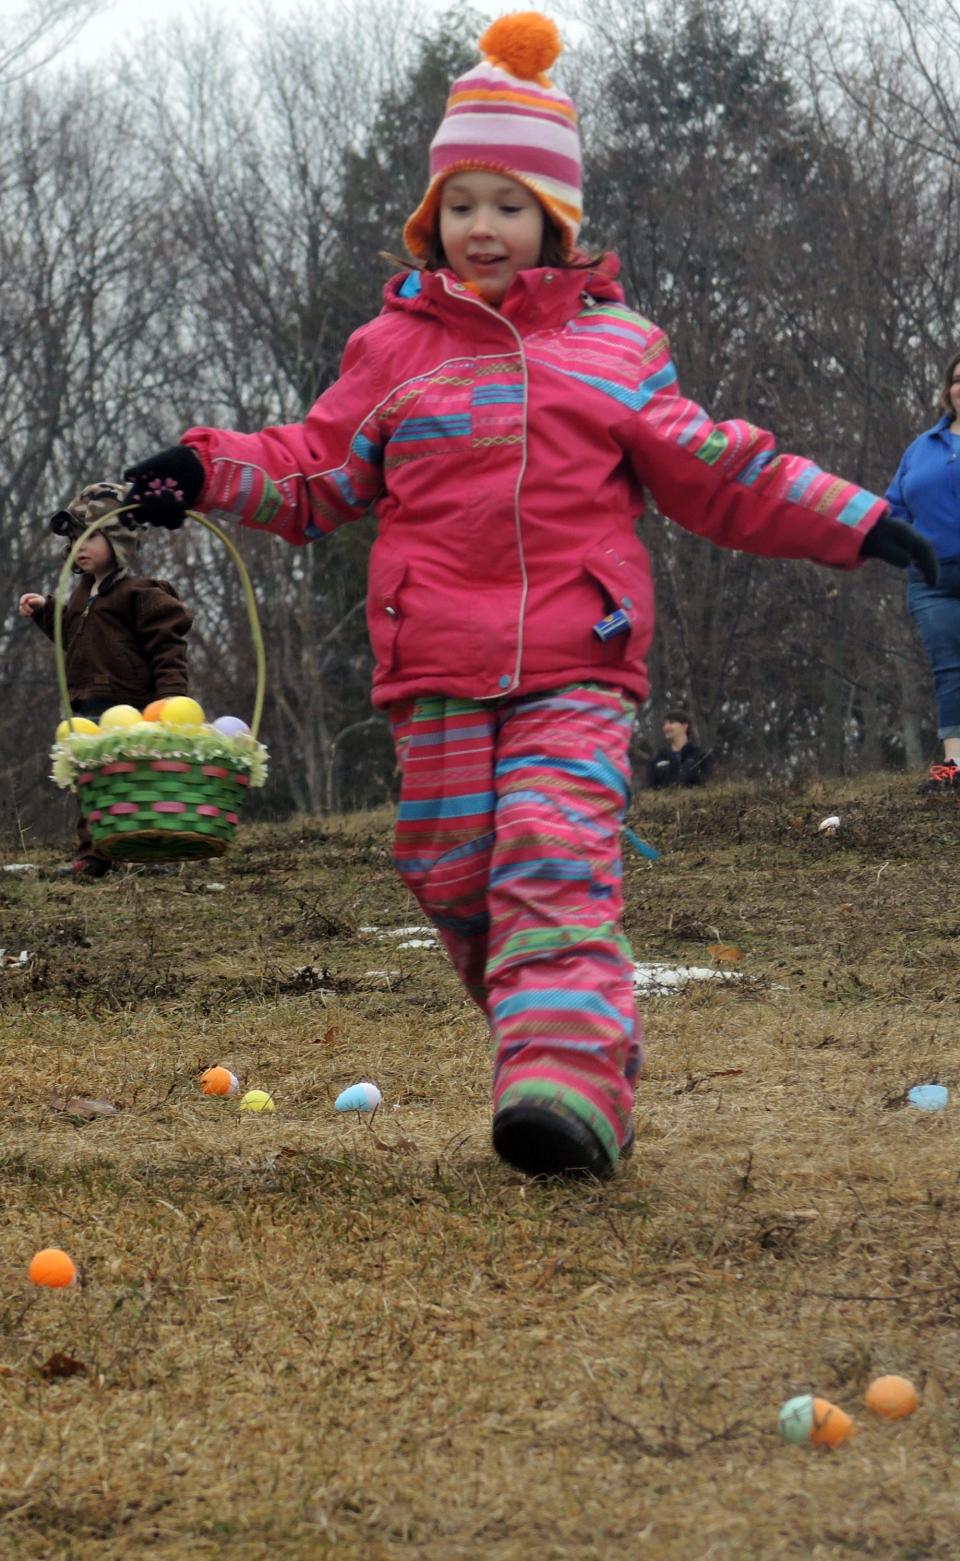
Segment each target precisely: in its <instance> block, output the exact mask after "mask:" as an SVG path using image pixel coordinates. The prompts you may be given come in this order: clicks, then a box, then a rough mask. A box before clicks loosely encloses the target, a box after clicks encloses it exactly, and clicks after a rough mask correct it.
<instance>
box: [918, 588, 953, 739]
mask: <svg viewBox="0 0 960 1561" xmlns="http://www.w3.org/2000/svg"><path fill="white" fill-rule="evenodd" d="M907 606H908V607H909V609H910V613H911V615H912V617H913V621H914V623H915V624H916V626H917V628H918V629H919V631H920V638H921V639H922V640H923V644H924V649H925V650H926V652H927V655H928V656H929V658H930V665H931V667H932V668H933V688H934V693H935V694H936V696H937V736H938V737H939V738H941V739H943V738H946V737H960V558H951V559H948V560H946V561H945V560H943V559H941V560H940V583H939V585H936V586H930V585H926V584H925V582H924V581H923V580H922V579H920V578H919V577H917V578H914V572H913V570H911V571H910V580H909V583H908V585H907Z"/></svg>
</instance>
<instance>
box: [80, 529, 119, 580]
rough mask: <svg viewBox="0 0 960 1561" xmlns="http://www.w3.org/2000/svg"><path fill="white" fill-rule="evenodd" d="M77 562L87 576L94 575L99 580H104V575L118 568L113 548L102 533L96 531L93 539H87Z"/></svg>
mask: <svg viewBox="0 0 960 1561" xmlns="http://www.w3.org/2000/svg"><path fill="white" fill-rule="evenodd" d="M76 561H77V563H78V564H79V566H80V568H81V569H82V570H83V572H84V574H85V575H93V576H94V578H95V579H97V580H102V579H103V577H104V575H108V574H109V573H110V571H111V570H112V569H115V568H116V561H115V559H114V556H113V548H112V547H111V546H110V543H109V542H108V541H107V539H106V537H105V536H104V534H103V532H102V531H95V532H94V533H93V536H92V537H88V538H87V540H86V542H84V544H83V547H82V548H81V549H80V551H79V553H78V554H77V560H76Z"/></svg>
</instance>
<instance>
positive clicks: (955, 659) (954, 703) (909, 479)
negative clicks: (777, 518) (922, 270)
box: [886, 352, 960, 795]
mask: <svg viewBox="0 0 960 1561" xmlns="http://www.w3.org/2000/svg"><path fill="white" fill-rule="evenodd" d="M940 406H941V408H942V410H943V416H942V417H941V418H940V420H939V422H937V423H935V424H934V426H933V427H932V428H928V429H927V431H926V433H925V434H921V435H920V437H919V439H915V440H914V441H913V443H912V444H911V445H909V446H908V447H907V449H906V451H905V452H904V455H903V459H902V460H901V462H900V465H899V466H898V468H897V474H896V476H895V477H894V479H893V481H892V483H891V484H890V486H889V488H888V489H887V494H886V497H887V499H888V500H889V502H890V505H891V508H892V511H893V514H894V515H897V516H899V517H901V518H902V519H903V520H908V521H910V522H911V523H912V524H913V525H914V526H916V528H917V530H918V531H919V532H921V533H922V534H923V536H925V537H926V538H927V541H928V542H930V544H931V545H932V547H933V549H934V551H935V553H936V554H937V557H938V559H939V560H940V578H939V581H938V583H937V584H936V585H927V584H926V582H925V581H924V579H923V578H922V576H921V575H920V574H919V572H918V571H917V570H916V569H913V568H911V570H910V573H909V580H908V585H907V606H908V607H909V609H910V612H911V614H912V616H913V620H914V622H915V623H916V625H917V628H918V629H919V631H920V637H921V639H922V640H923V644H924V648H925V649H926V652H927V655H928V656H929V658H930V665H931V666H932V668H933V686H934V691H935V693H936V697H937V736H938V737H939V738H940V739H941V741H942V743H943V761H942V762H940V761H938V762H937V763H935V764H933V765H931V767H930V775H929V777H928V779H927V780H925V781H924V782H923V784H922V785H921V786H920V788H919V789H920V791H945V792H950V793H951V794H953V795H960V352H957V353H954V355H953V357H952V358H951V359H950V362H949V363H948V364H947V367H946V370H945V372H944V376H943V383H942V385H941V387H940Z"/></svg>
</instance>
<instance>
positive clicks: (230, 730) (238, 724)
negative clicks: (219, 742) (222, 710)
mask: <svg viewBox="0 0 960 1561" xmlns="http://www.w3.org/2000/svg"><path fill="white" fill-rule="evenodd" d="M211 724H212V726H213V730H214V731H215V732H219V733H220V735H221V736H222V737H249V736H250V728H249V726H248V725H247V723H246V721H241V719H240V717H239V716H238V715H218V716H217V719H216V720H215V721H213V722H212V723H211Z"/></svg>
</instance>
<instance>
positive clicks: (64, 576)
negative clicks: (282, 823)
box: [53, 505, 266, 862]
mask: <svg viewBox="0 0 960 1561" xmlns="http://www.w3.org/2000/svg"><path fill="white" fill-rule="evenodd" d="M134 507H135V506H133V505H125V506H123V508H121V509H117V510H114V511H113V515H121V514H123V513H124V512H125V510H127V509H132V508H134ZM187 514H188V516H189V518H190V519H191V520H194V521H196V522H197V523H198V524H199V525H201V526H203V527H205V528H206V530H207V531H210V532H212V533H213V535H214V536H215V537H217V538H218V539H219V540H220V541H221V542H222V543H223V545H224V547H225V548H226V549H227V552H228V553H229V554H230V557H231V558H232V559H233V562H234V564H235V565H236V568H237V571H238V573H239V575H240V580H241V584H242V586H243V593H244V598H245V600H246V605H247V612H248V614H249V617H250V628H251V632H252V635H253V645H254V650H255V653H256V664H257V684H256V697H255V700H254V710H253V717H252V720H251V722H250V734H249V736H248V737H247V736H244V737H240V738H233V737H229V736H226V735H225V734H220V733H217V732H215V731H213V729H212V728H209V727H204V728H196V729H193V728H188V727H185V728H171V727H164V726H163V725H162V723H157V724H156V726H155V727H145V726H137V727H132V728H131V727H124V728H119V729H115V730H111V731H108V732H101V733H98V734H97V735H96V736H93V735H82V734H80V733H76V732H71V733H69V734H68V736H67V737H66V738H64V739H63V740H62V741H58V743H57V744H56V746H55V747H54V772H53V778H54V779H55V780H56V781H57V782H58V784H59V785H61V786H70V787H71V789H72V790H74V791H75V792H76V794H77V800H78V801H79V803H80V807H81V809H82V811H83V813H84V815H85V817H86V820H87V823H88V825H89V829H90V835H91V838H92V840H93V843H94V845H95V846H96V848H97V850H98V851H101V852H102V853H103V854H104V855H105V856H109V857H111V858H112V859H113V860H114V861H122V862H158V861H159V862H176V861H184V860H188V859H191V858H203V857H214V856H222V855H223V854H224V852H225V851H226V850H227V849H228V847H229V845H230V843H231V841H232V840H233V837H234V834H235V833H236V828H237V825H238V823H239V821H240V813H241V811H242V808H243V803H244V799H245V797H246V795H247V792H248V791H249V789H250V787H251V786H258V785H263V782H264V779H265V776H266V750H265V749H264V748H263V745H262V744H260V743H258V742H257V732H258V730H259V727H260V718H261V715H262V714H263V701H264V694H265V690H266V657H265V655H264V649H263V634H262V633H261V629H260V619H259V616H258V614H257V604H256V600H255V598H254V594H253V586H252V585H251V582H250V576H249V574H248V573H247V569H246V565H245V564H244V562H243V559H242V558H241V557H240V554H239V553H238V551H237V549H236V547H235V546H234V544H233V543H232V542H231V540H230V538H229V537H228V536H227V535H226V534H225V533H224V532H223V531H221V529H220V527H219V526H217V525H215V524H214V523H213V521H212V520H208V519H207V517H206V516H205V515H200V514H198V513H197V511H196V510H188V512H187ZM106 518H108V517H105V516H101V517H100V518H99V519H98V520H96V521H94V523H93V524H92V525H90V526H88V527H87V529H86V530H85V531H84V532H83V534H82V535H81V536H79V537H78V538H77V540H76V541H75V542H74V544H73V546H72V547H71V549H70V552H69V555H68V557H67V560H66V562H65V564H64V566H63V569H62V570H61V573H60V579H59V581H58V582H57V590H56V596H55V600H54V621H53V627H54V635H53V642H54V651H55V656H56V666H57V680H58V684H59V688H60V700H61V703H62V705H63V708H64V712H65V718H66V719H67V720H68V721H69V720H70V719H71V716H72V712H71V709H70V695H69V692H68V689H67V671H66V661H65V657H64V652H63V607H64V602H65V600H66V596H67V593H68V590H69V587H70V577H71V571H72V568H73V563H74V559H75V558H76V555H77V552H78V550H79V548H80V547H82V545H83V543H84V542H86V540H87V538H88V537H90V536H93V534H94V533H95V532H96V531H98V530H99V529H100V527H101V526H102V525H103V522H104V519H106ZM110 518H112V517H110Z"/></svg>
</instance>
